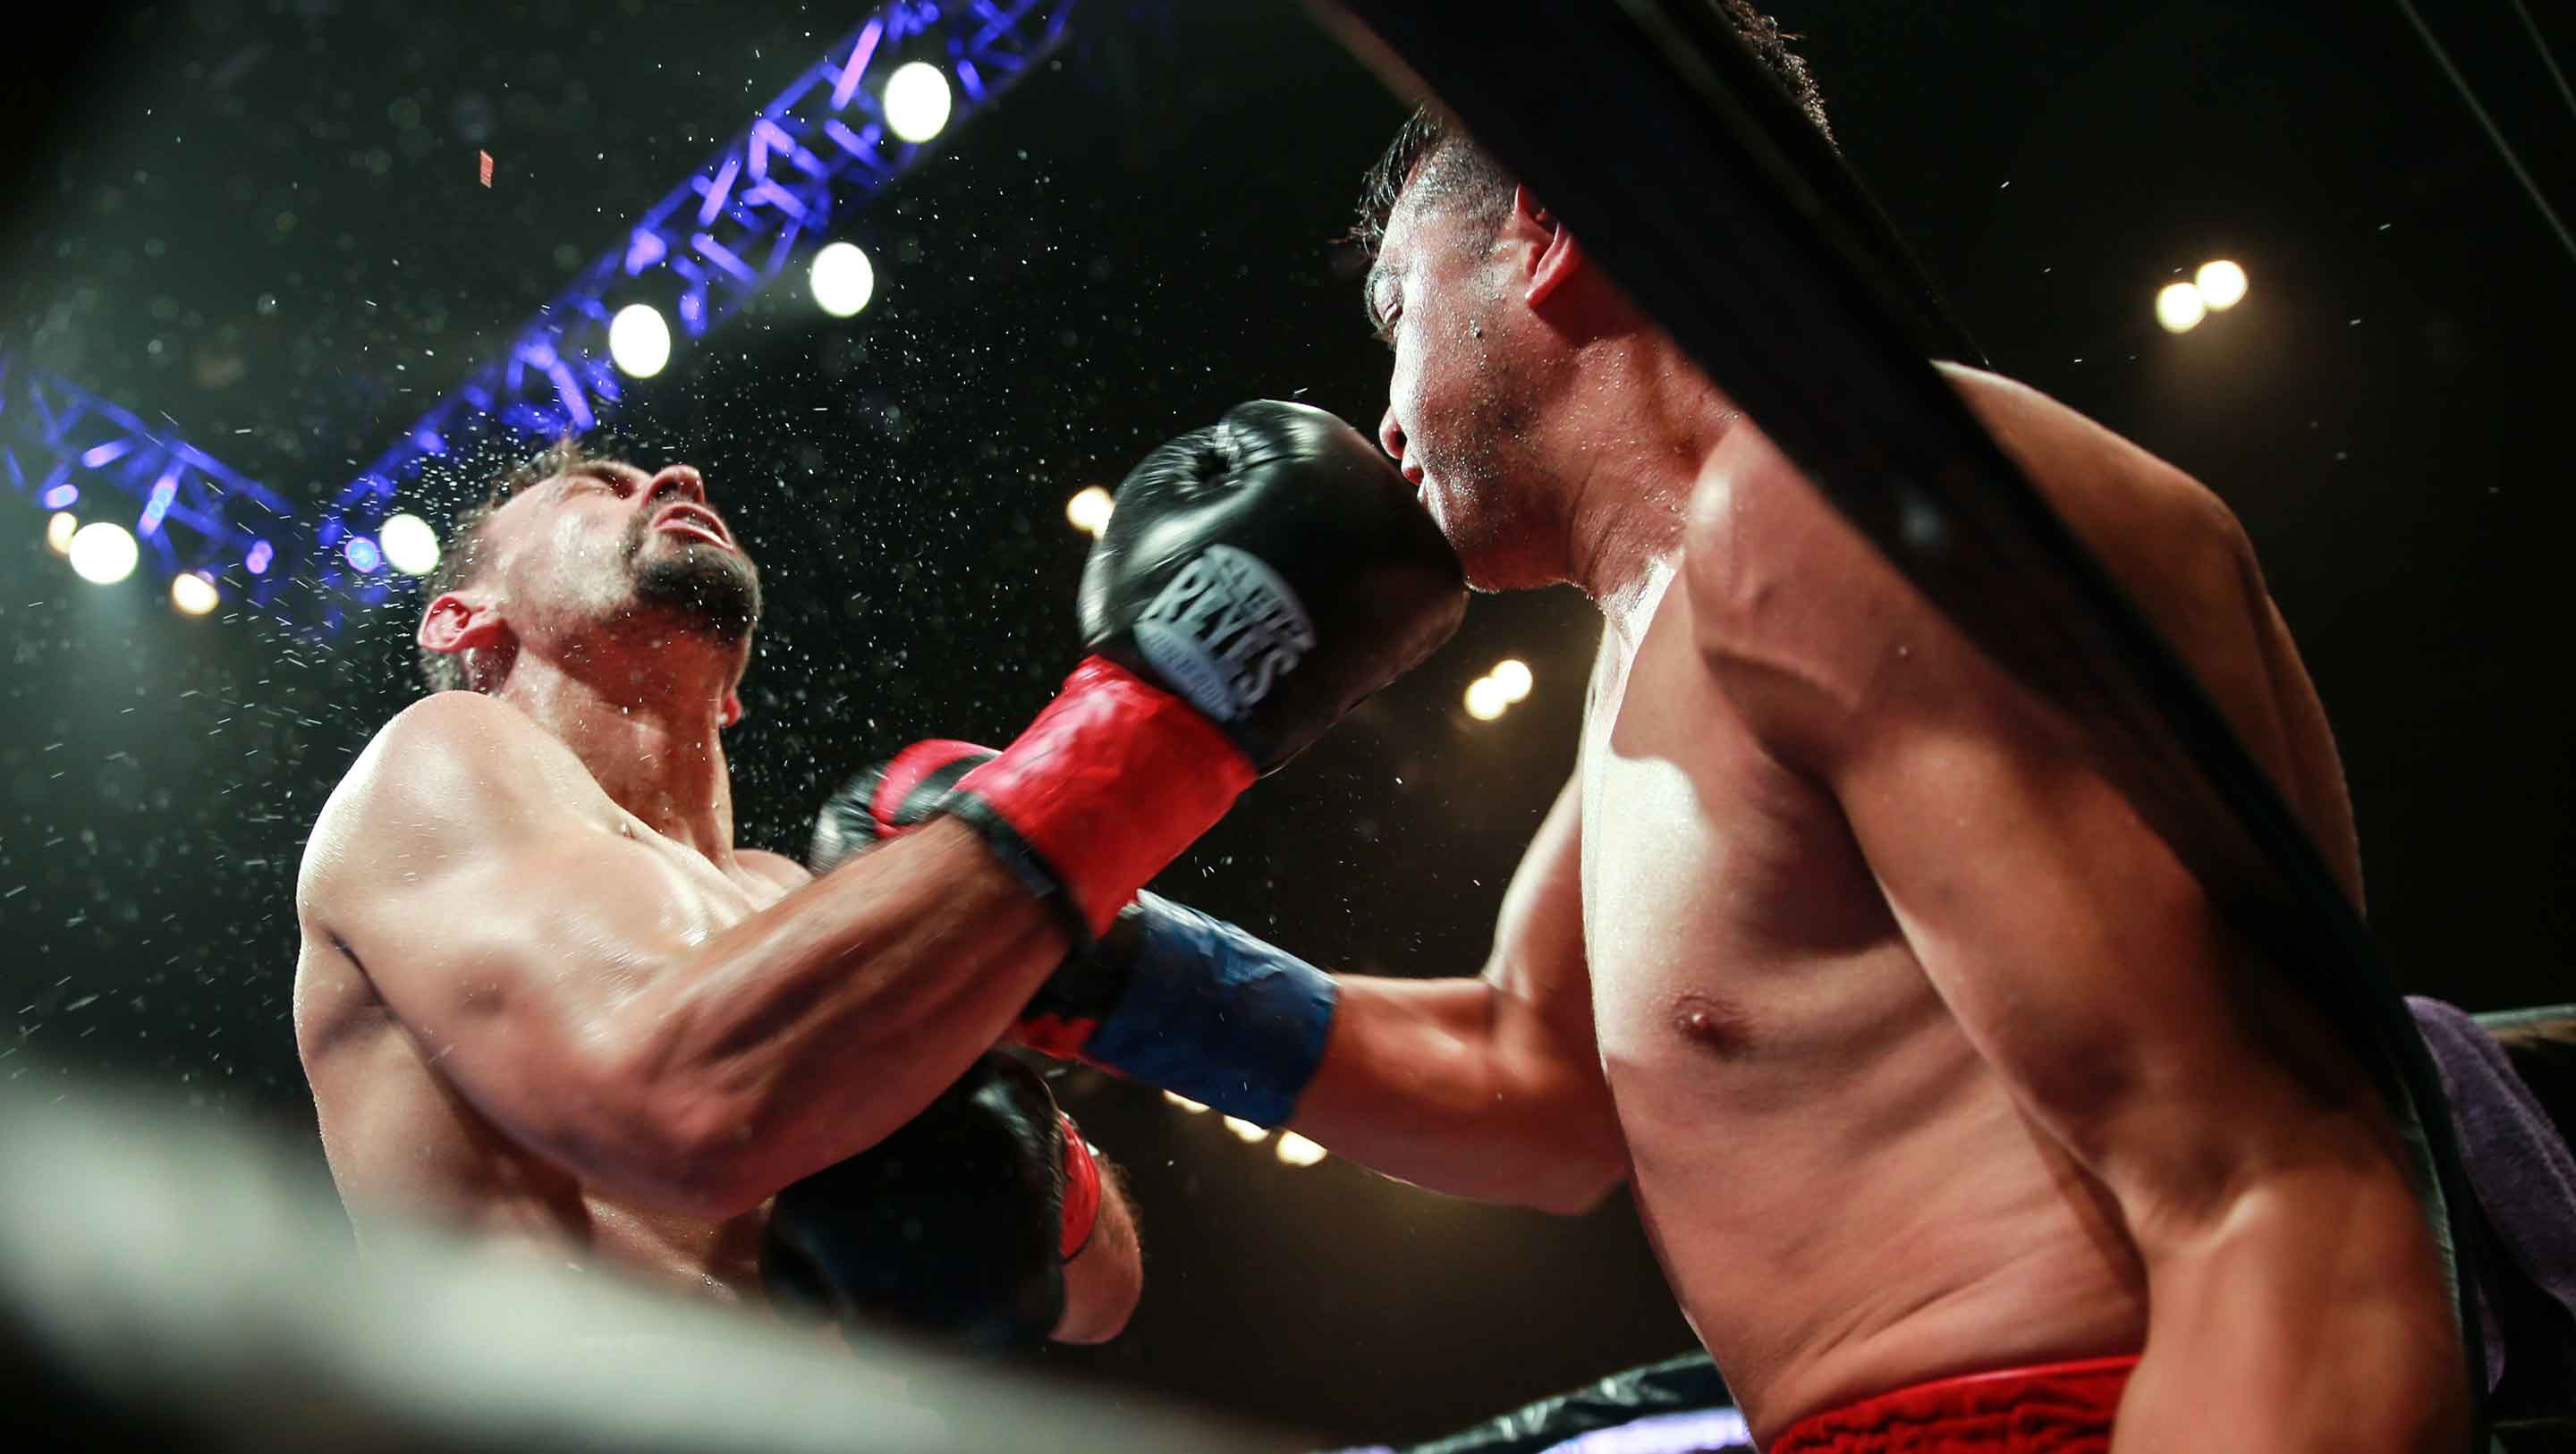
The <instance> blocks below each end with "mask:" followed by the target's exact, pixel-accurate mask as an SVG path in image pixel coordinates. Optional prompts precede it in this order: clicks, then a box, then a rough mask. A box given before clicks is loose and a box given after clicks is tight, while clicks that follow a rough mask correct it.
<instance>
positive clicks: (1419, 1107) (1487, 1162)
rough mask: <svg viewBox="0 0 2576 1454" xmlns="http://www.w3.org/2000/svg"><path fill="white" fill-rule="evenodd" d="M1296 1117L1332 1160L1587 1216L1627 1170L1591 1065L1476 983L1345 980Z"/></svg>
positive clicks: (1532, 1013)
mask: <svg viewBox="0 0 2576 1454" xmlns="http://www.w3.org/2000/svg"><path fill="white" fill-rule="evenodd" d="M1339 985H1340V990H1341V994H1340V1002H1339V1005H1338V1007H1337V1009H1336V1011H1335V1014H1334V1018H1333V1027H1332V1032H1331V1035H1330V1037H1329V1038H1328V1039H1327V1040H1326V1041H1325V1049H1324V1058H1323V1061H1322V1063H1321V1064H1320V1065H1319V1066H1318V1067H1317V1068H1316V1071H1315V1078H1314V1079H1313V1081H1311V1082H1310V1083H1309V1084H1308V1085H1307V1087H1306V1091H1305V1094H1304V1095H1303V1096H1301V1097H1299V1099H1298V1102H1297V1115H1296V1118H1295V1120H1294V1122H1293V1124H1294V1125H1295V1126H1296V1128H1297V1129H1298V1130H1299V1131H1300V1132H1302V1133H1303V1134H1305V1135H1307V1136H1311V1137H1313V1138H1314V1139H1315V1140H1316V1141H1318V1142H1320V1143H1322V1144H1323V1145H1325V1146H1327V1147H1329V1148H1331V1150H1332V1151H1333V1152H1334V1154H1336V1155H1338V1156H1342V1157H1345V1158H1347V1159H1349V1160H1353V1161H1357V1162H1359V1163H1360V1164H1361V1165H1364V1166H1367V1167H1370V1168H1372V1169H1374V1170H1377V1171H1381V1172H1384V1173H1386V1174H1387V1175H1389V1176H1394V1177H1398V1178H1401V1179H1403V1180H1405V1181H1409V1182H1414V1183H1416V1184H1418V1185H1421V1186H1426V1187H1429V1188H1431V1189H1433V1190H1435V1191H1442V1192H1447V1193H1450V1194H1452V1195H1455V1196H1465V1197H1475V1198H1478V1199H1481V1200H1487V1201H1503V1202H1512V1203H1517V1204H1521V1205H1526V1206H1534V1207H1538V1208H1541V1209H1543V1210H1547V1211H1553V1212H1561V1213H1567V1214H1572V1213H1577V1212H1582V1211H1586V1210H1589V1209H1590V1208H1591V1207H1592V1206H1593V1205H1595V1204H1597V1203H1598V1202H1599V1201H1600V1200H1601V1198H1602V1197H1603V1196H1605V1195H1606V1194H1608V1192H1609V1191H1610V1189H1611V1188H1612V1187H1614V1186H1616V1185H1618V1183H1619V1181H1620V1180H1621V1179H1622V1178H1623V1177H1624V1176H1625V1175H1626V1173H1627V1162H1626V1156H1625V1154H1624V1152H1623V1151H1622V1150H1621V1141H1620V1137H1619V1128H1618V1121H1617V1117H1616V1115H1615V1113H1614V1111H1613V1110H1612V1107H1611V1105H1610V1096H1609V1091H1608V1088H1607V1087H1606V1086H1605V1085H1603V1083H1602V1081H1601V1077H1600V1071H1599V1067H1598V1063H1597V1061H1594V1060H1585V1059H1581V1058H1579V1057H1578V1056H1577V1054H1576V1053H1575V1052H1574V1050H1573V1048H1572V1047H1568V1046H1561V1045H1558V1044H1556V1043H1554V1042H1553V1040H1552V1038H1551V1036H1550V1035H1549V1032H1548V1030H1547V1028H1546V1026H1545V1025H1544V1023H1543V1022H1542V1021H1541V1020H1540V1019H1539V1018H1538V1015H1537V1011H1536V1009H1535V1007H1532V1006H1529V1005H1526V1004H1523V1003H1521V1002H1520V1001H1518V1000H1516V999H1514V998H1513V997H1511V996H1510V995H1508V994H1507V993H1505V992H1504V991H1502V990H1500V989H1498V988H1497V987H1495V986H1494V985H1493V984H1491V983H1489V982H1487V981H1485V980H1481V979H1442V980H1397V979H1371V978H1365V977H1360V976H1350V975H1345V976H1343V977H1341V979H1340V980H1339Z"/></svg>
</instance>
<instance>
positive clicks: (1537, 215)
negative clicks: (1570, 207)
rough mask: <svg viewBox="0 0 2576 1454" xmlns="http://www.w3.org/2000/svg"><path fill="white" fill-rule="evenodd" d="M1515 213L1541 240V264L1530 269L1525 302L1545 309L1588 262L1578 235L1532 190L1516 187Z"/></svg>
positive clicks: (1513, 195)
mask: <svg viewBox="0 0 2576 1454" xmlns="http://www.w3.org/2000/svg"><path fill="white" fill-rule="evenodd" d="M1512 213H1513V216H1514V218H1515V220H1517V221H1518V222H1520V223H1521V225H1523V226H1525V227H1528V228H1529V229H1531V230H1532V231H1533V232H1535V233H1537V234H1538V237H1539V248H1538V257H1537V261H1536V262H1534V263H1532V264H1531V266H1530V274H1529V285H1528V287H1527V288H1525V289H1523V290H1522V293H1521V301H1522V302H1524V303H1526V304H1528V305H1529V306H1530V307H1532V308H1537V307H1541V306H1543V305H1544V304H1545V303H1546V302H1547V300H1548V299H1550V298H1552V297H1554V296H1556V290H1557V289H1559V288H1561V287H1563V286H1565V284H1566V282H1567V281H1568V280H1569V279H1571V278H1573V276H1574V275H1575V274H1576V273H1577V272H1579V271H1581V270H1582V269H1583V267H1584V266H1585V265H1586V262H1587V261H1588V259H1587V258H1586V256H1585V254H1584V252H1583V249H1582V248H1581V247H1579V246H1577V245H1576V243H1575V241H1574V234H1573V233H1571V232H1568V231H1566V230H1565V223H1564V222H1563V221H1561V220H1559V219H1558V217H1557V215H1556V213H1555V212H1553V211H1551V210H1549V209H1548V208H1547V207H1546V206H1545V205H1543V204H1542V203H1540V201H1539V200H1538V199H1537V198H1536V197H1533V196H1531V195H1530V189H1529V188H1527V187H1523V186H1515V187H1513V188H1512Z"/></svg>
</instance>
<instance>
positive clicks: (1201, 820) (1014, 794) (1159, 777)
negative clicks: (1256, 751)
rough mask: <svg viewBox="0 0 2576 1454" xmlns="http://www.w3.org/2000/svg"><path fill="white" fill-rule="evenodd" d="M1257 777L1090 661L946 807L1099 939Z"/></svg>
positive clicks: (1120, 673) (1211, 727)
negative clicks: (1065, 904)
mask: <svg viewBox="0 0 2576 1454" xmlns="http://www.w3.org/2000/svg"><path fill="white" fill-rule="evenodd" d="M1256 776H1258V774H1256V773H1255V772H1254V771H1253V768H1252V761H1251V759H1249V758H1247V757H1245V756H1244V755H1243V749H1241V748H1239V747H1237V746H1235V745H1234V742H1233V739H1231V738H1229V737H1227V736H1226V735H1225V733H1224V731H1223V730H1222V729H1220V728H1219V727H1218V726H1217V725H1216V724H1215V723H1214V722H1211V721H1209V720H1208V719H1207V717H1206V716H1205V715H1204V714H1202V713H1201V712H1200V711H1199V710H1198V709H1197V708H1195V707H1192V706H1191V705H1190V704H1189V703H1187V702H1185V701H1183V700H1182V699H1181V698H1179V697H1177V696H1174V695H1173V694H1171V693H1170V692H1167V691H1164V690H1163V689H1162V688H1160V687H1157V686H1155V685H1153V684H1152V683H1151V682H1148V681H1146V680H1145V679H1144V678H1143V677H1140V676H1138V675H1136V674H1135V673H1134V672H1131V671H1129V670H1127V669H1126V668H1125V667H1123V666H1120V665H1118V664H1117V663H1116V662H1113V661H1109V660H1106V659H1104V658H1102V657H1097V656H1094V657H1089V658H1086V659H1085V660H1084V661H1083V663H1082V665H1080V666H1078V667H1075V668H1074V671H1073V675H1071V676H1069V677H1067V678H1065V683H1064V691H1063V692H1062V693H1061V694H1059V695H1058V696H1057V697H1056V699H1055V700H1054V701H1053V702H1050V703H1048V704H1047V708H1046V710H1045V711H1043V712H1040V713H1039V714H1038V717H1037V720H1036V721H1034V722H1032V723H1030V724H1029V727H1028V730H1027V731H1025V732H1022V733H1021V734H1020V735H1019V738H1018V740H1016V741H1014V742H1013V743H1012V744H1011V745H1010V747H1009V748H1008V749H1007V750H1006V751H1004V752H1003V754H1002V755H1001V756H1000V757H997V758H995V759H993V760H992V761H991V762H988V763H985V764H984V765H983V766H981V767H979V768H976V769H975V770H974V771H973V772H970V773H968V774H966V776H965V777H964V778H963V779H961V780H960V781H959V782H958V784H957V791H956V793H955V794H953V795H951V797H950V798H949V800H948V809H949V811H951V812H957V813H960V814H961V815H962V816H965V817H968V818H969V819H970V820H972V821H974V822H975V823H976V825H977V826H978V827H980V828H982V829H983V830H984V831H985V835H986V837H987V838H989V839H992V840H994V842H995V846H996V848H997V849H998V850H1000V851H1001V852H1002V853H1003V855H1004V857H1005V858H1006V859H1007V858H1011V857H1015V856H1019V855H1017V854H1016V853H1015V850H1016V849H1019V848H1025V849H1026V850H1027V852H1026V855H1025V856H1026V857H1027V858H1030V859H1034V860H1035V862H1034V863H1032V864H1027V865H1019V866H1023V867H1025V868H1028V869H1033V870H1035V871H1036V872H1038V873H1040V874H1043V875H1044V876H1046V877H1048V878H1050V879H1052V880H1053V884H1052V885H1051V886H1052V887H1054V888H1058V889H1061V890H1062V891H1063V892H1064V894H1065V895H1066V896H1067V898H1068V899H1069V900H1070V903H1069V908H1070V909H1071V911H1072V914H1073V915H1074V916H1078V917H1079V918H1080V919H1081V920H1082V922H1083V923H1084V924H1085V925H1086V926H1088V928H1089V929H1090V932H1091V934H1092V935H1093V936H1094V937H1097V936H1098V935H1101V934H1103V933H1106V932H1108V929H1109V925H1110V922H1111V921H1112V920H1114V919H1116V918H1117V917H1118V911H1119V910H1120V909H1122V908H1124V907H1126V904H1127V901H1128V900H1129V899H1132V898H1134V897H1135V896H1136V891H1137V890H1138V889H1141V888H1143V887H1144V886H1145V885H1146V883H1147V882H1148V881H1149V880H1151V879H1152V878H1153V877H1154V875H1155V874H1158V873H1160V872H1162V871H1163V866H1164V865H1166V864H1168V863H1170V862H1171V861H1172V860H1173V859H1175V858H1178V857H1180V855H1181V851H1182V850H1183V849H1185V848H1187V847H1189V846H1190V844H1191V843H1193V842H1195V841H1196V840H1197V838H1198V836H1199V835H1200V834H1202V833H1205V832H1206V831H1207V830H1208V829H1210V828H1212V827H1214V826H1215V825H1216V821H1217V820H1218V819H1219V818H1222V817H1224V816H1225V811H1226V809H1228V808H1230V807H1232V806H1234V800H1235V799H1236V798H1238V797H1240V796H1242V794H1243V790H1244V789H1245V788H1248V787H1250V786H1252V781H1253V779H1254V778H1255V777H1256ZM1003 830H1007V835H1008V837H1010V838H1016V840H1017V842H1016V843H1015V844H1014V843H1011V842H1008V841H1006V840H1005V833H1004V831H1003Z"/></svg>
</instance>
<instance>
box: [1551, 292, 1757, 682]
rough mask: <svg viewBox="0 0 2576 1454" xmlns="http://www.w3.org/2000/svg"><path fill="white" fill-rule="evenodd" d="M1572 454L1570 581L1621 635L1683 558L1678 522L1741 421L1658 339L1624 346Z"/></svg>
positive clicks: (1601, 375)
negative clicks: (1578, 466) (1576, 471)
mask: <svg viewBox="0 0 2576 1454" xmlns="http://www.w3.org/2000/svg"><path fill="white" fill-rule="evenodd" d="M1622 342H1623V347H1622V348H1621V349H1620V350H1619V353H1620V355H1621V356H1619V357H1617V358H1615V359H1614V360H1611V361H1609V364H1608V366H1607V367H1606V368H1597V369H1594V368H1588V369H1587V372H1590V373H1591V374H1592V376H1593V377H1594V378H1596V379H1599V380H1600V381H1601V382H1600V385H1599V388H1598V391H1597V393H1596V395H1595V398H1596V400H1597V402H1598V404H1599V406H1600V407H1598V408H1596V409H1595V410H1594V411H1591V412H1592V418H1593V422H1592V423H1591V424H1590V426H1589V427H1587V428H1586V430H1585V433H1586V434H1587V435H1588V436H1590V439H1589V440H1588V441H1586V442H1585V443H1584V444H1583V445H1582V447H1581V448H1580V449H1579V450H1578V451H1577V453H1578V456H1579V457H1580V458H1582V459H1583V460H1584V461H1585V468H1584V472H1583V473H1582V475H1581V476H1579V477H1578V478H1577V479H1576V480H1575V482H1574V489H1573V491H1572V505H1571V507H1570V508H1569V510H1568V511H1567V515H1566V547H1567V565H1568V572H1567V578H1568V579H1569V580H1571V581H1572V582H1573V583H1574V584H1575V586H1577V587H1578V588H1579V589H1581V590H1582V592H1583V593H1584V594H1585V595H1587V596H1589V597H1591V598H1592V601H1593V604H1595V605H1597V606H1599V607H1600V608H1601V611H1602V614H1603V615H1605V616H1607V617H1608V618H1609V620H1610V624H1611V626H1612V627H1613V629H1616V630H1621V631H1623V632H1624V631H1626V630H1627V629H1628V628H1629V626H1630V625H1631V624H1632V618H1633V617H1634V615H1635V614H1636V612H1637V610H1638V608H1639V607H1640V606H1642V605H1644V604H1645V603H1646V602H1647V601H1648V600H1649V599H1650V598H1651V596H1652V594H1653V591H1654V587H1655V585H1656V583H1657V582H1658V581H1659V580H1660V579H1662V577H1663V575H1664V573H1665V569H1666V567H1668V566H1669V565H1670V564H1671V562H1672V560H1673V558H1674V556H1676V555H1677V554H1678V553H1679V552H1680V550H1681V538H1682V516H1683V512H1684V510H1685V509H1686V508H1687V507H1688V506H1689V504H1690V497H1691V490H1692V488H1693V486H1694V485H1695V484H1696V483H1697V482H1698V480H1699V476H1700V473H1701V471H1702V469H1703V468H1704V467H1705V466H1706V464H1707V463H1708V459H1709V456H1710V455H1711V454H1713V453H1714V452H1715V451H1716V449H1717V445H1718V441H1719V440H1721V439H1723V438H1725V437H1726V434H1727V432H1728V431H1729V430H1731V429H1732V428H1734V426H1735V423H1736V421H1737V420H1739V419H1741V418H1742V417H1743V414H1742V411H1741V410H1739V409H1737V408H1736V407H1735V405H1734V404H1733V403H1732V402H1730V401H1729V400H1728V399H1727V398H1726V396H1724V395H1723V394H1720V393H1718V392H1717V390H1716V389H1715V388H1714V387H1713V386H1711V385H1710V384H1709V382H1708V381H1707V379H1706V378H1704V377H1703V376H1701V374H1700V372H1699V370H1698V369H1696V368H1695V367H1692V366H1691V365H1690V364H1689V363H1688V362H1687V361H1685V360H1684V359H1682V357H1681V356H1680V353H1679V352H1678V350H1676V349H1674V348H1673V346H1672V345H1671V344H1670V343H1669V342H1668V341H1666V340H1664V339H1663V338H1662V337H1661V336H1660V335H1648V336H1646V337H1642V338H1631V339H1628V340H1623V341H1622Z"/></svg>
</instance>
